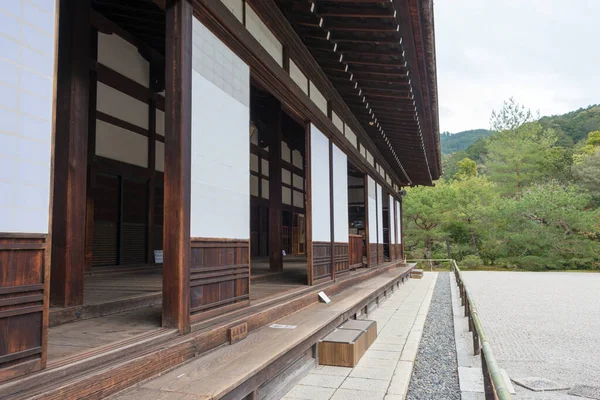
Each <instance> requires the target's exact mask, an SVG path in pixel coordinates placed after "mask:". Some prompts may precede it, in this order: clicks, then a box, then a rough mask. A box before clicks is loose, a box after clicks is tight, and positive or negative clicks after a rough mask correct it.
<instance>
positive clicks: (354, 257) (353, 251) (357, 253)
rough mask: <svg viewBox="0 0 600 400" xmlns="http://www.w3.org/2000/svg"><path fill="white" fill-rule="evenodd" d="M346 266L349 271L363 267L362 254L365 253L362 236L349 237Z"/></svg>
mask: <svg viewBox="0 0 600 400" xmlns="http://www.w3.org/2000/svg"><path fill="white" fill-rule="evenodd" d="M348 239H349V245H348V265H349V268H350V269H356V268H360V267H362V265H363V254H364V253H365V249H364V247H365V246H364V241H363V236H362V235H349V237H348Z"/></svg>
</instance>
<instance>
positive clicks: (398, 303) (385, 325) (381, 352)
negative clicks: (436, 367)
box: [284, 272, 437, 400]
mask: <svg viewBox="0 0 600 400" xmlns="http://www.w3.org/2000/svg"><path fill="white" fill-rule="evenodd" d="M436 280H437V273H436V272H434V273H431V272H425V274H424V276H423V279H410V280H409V281H408V282H407V283H406V284H404V285H403V286H400V289H399V290H396V291H394V294H393V295H392V296H390V297H388V299H387V301H385V302H384V303H383V304H380V305H379V308H377V309H376V310H374V311H373V312H372V313H371V314H370V315H369V316H368V319H370V320H375V321H377V331H378V337H377V340H376V341H375V343H373V345H372V346H371V347H370V348H369V350H367V352H366V353H365V355H364V356H363V358H362V359H361V360H360V361H359V362H358V364H357V365H356V367H354V368H342V367H330V366H319V367H318V368H316V369H314V370H313V371H311V373H310V374H309V375H308V376H306V377H305V378H304V379H303V380H302V381H301V382H300V383H299V384H298V385H296V386H295V387H294V388H292V390H291V391H290V392H288V393H287V394H286V396H285V397H284V399H307V400H329V399H331V400H342V399H343V400H354V399H356V400H367V399H368V400H381V399H385V400H401V399H404V397H405V396H406V392H407V390H408V384H409V382H410V377H411V374H412V369H413V363H414V360H415V357H416V355H417V350H418V348H419V342H420V340H421V335H422V333H423V326H424V324H425V319H426V317H427V313H428V310H429V305H430V303H431V297H432V295H433V289H434V287H435V282H436Z"/></svg>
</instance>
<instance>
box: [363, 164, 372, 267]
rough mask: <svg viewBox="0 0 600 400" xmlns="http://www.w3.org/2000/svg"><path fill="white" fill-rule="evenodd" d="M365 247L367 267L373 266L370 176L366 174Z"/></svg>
mask: <svg viewBox="0 0 600 400" xmlns="http://www.w3.org/2000/svg"><path fill="white" fill-rule="evenodd" d="M364 181H365V190H364V194H365V247H366V251H367V267H372V266H373V265H371V232H370V230H369V175H366V174H365V178H364Z"/></svg>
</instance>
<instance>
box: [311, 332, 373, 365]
mask: <svg viewBox="0 0 600 400" xmlns="http://www.w3.org/2000/svg"><path fill="white" fill-rule="evenodd" d="M345 332H351V333H352V334H353V335H356V336H357V337H356V338H355V339H354V340H352V341H351V342H339V341H336V338H335V337H334V336H335V335H336V333H345ZM342 340H343V339H342ZM368 347H369V346H368V342H367V335H366V332H365V331H357V330H344V329H338V330H335V331H334V332H333V333H331V334H330V335H328V336H327V337H325V338H324V339H323V340H322V341H320V342H319V364H320V365H332V366H336V367H349V368H354V366H356V364H357V363H358V361H359V360H360V359H361V357H362V356H363V355H364V354H365V352H366V351H367V349H368Z"/></svg>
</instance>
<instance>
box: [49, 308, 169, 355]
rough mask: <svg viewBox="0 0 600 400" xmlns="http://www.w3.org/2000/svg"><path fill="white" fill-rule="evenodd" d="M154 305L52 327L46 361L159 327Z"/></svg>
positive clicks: (159, 319) (158, 318) (158, 312)
mask: <svg viewBox="0 0 600 400" xmlns="http://www.w3.org/2000/svg"><path fill="white" fill-rule="evenodd" d="M160 321H161V307H160V306H154V307H148V308H143V309H139V310H133V311H129V312H124V313H120V314H115V315H108V316H105V317H101V318H93V319H89V320H84V321H79V322H76V323H72V324H64V325H60V326H56V327H53V328H51V329H50V330H49V332H48V362H50V363H52V362H54V361H56V360H59V359H61V358H65V357H71V356H73V355H75V354H78V353H83V352H86V351H90V350H92V349H95V348H97V347H101V346H106V345H108V344H111V343H114V342H118V341H120V340H125V339H128V338H131V337H134V336H136V335H140V334H143V333H146V332H149V331H151V330H154V329H156V328H159V327H160Z"/></svg>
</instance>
